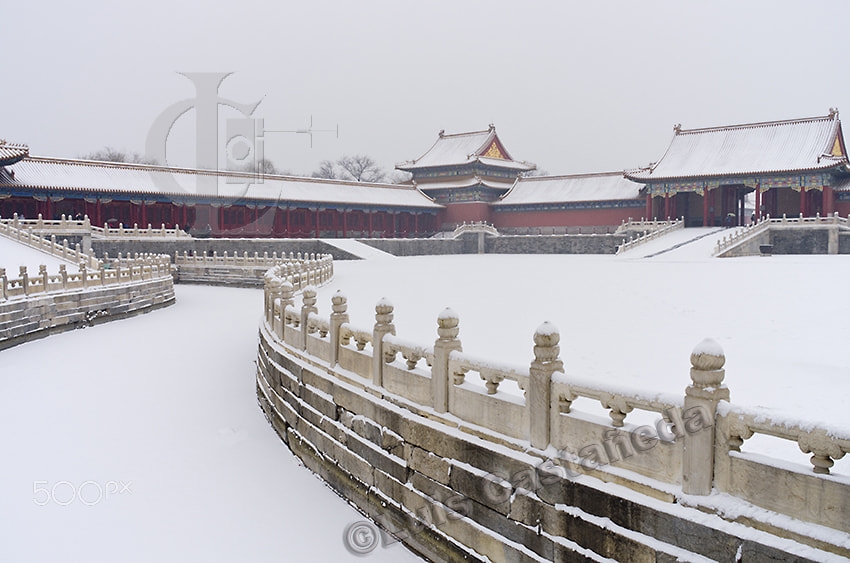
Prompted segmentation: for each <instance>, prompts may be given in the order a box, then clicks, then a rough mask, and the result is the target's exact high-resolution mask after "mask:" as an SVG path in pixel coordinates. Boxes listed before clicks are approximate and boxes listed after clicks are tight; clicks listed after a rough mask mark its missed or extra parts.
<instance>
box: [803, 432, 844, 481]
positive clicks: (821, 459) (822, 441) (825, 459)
mask: <svg viewBox="0 0 850 563" xmlns="http://www.w3.org/2000/svg"><path fill="white" fill-rule="evenodd" d="M797 445H798V446H799V447H800V451H802V452H803V453H804V454H808V453H810V454H812V457H811V459H810V460H809V461H811V463H812V465H813V466H814V472H815V473H818V474H822V475H828V474H829V468H830V467H832V466H833V465H835V461H833V460H836V459H841V458H842V457H844V453H845V452H844V450H842V449H841V446H839V445H838V443H837V442H836V441H834V440H833V439H832V438H830V437H829V435H827V433H826V431H825V430H815V431H810V432H808V433H805V434H801V435H800V436H799V437H798V438H797Z"/></svg>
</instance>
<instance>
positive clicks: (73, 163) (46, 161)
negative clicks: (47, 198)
mask: <svg viewBox="0 0 850 563" xmlns="http://www.w3.org/2000/svg"><path fill="white" fill-rule="evenodd" d="M13 170H14V176H13V177H11V176H10V175H8V174H4V175H2V176H0V186H3V185H6V186H21V187H30V188H51V189H56V190H63V189H66V190H92V191H103V192H111V193H130V194H136V193H138V194H154V195H155V194H165V195H169V196H201V197H203V196H204V195H205V194H209V195H211V196H213V197H215V196H219V197H229V198H247V199H258V200H266V201H268V200H273V201H294V202H309V203H337V204H351V205H356V206H394V207H416V208H439V207H441V206H440V205H438V204H437V203H434V201H433V200H431V198H429V197H428V196H426V195H425V194H423V193H422V192H420V191H419V190H418V189H416V188H415V187H413V186H409V185H407V186H403V185H396V184H371V183H366V182H348V181H344V180H324V179H318V178H299V177H294V176H265V177H263V178H262V179H261V180H258V179H257V178H255V177H253V176H252V175H250V174H242V173H236V172H218V171H208V170H192V169H185V168H168V167H162V166H149V165H142V164H126V163H113V162H96V161H87V160H73V159H60V158H42V157H29V158H26V159H24V160H22V161H20V162H18V163H17V164H15V166H14V167H13ZM199 181H201V182H203V181H209V182H210V186H211V188H212V189H211V190H204V191H202V192H200V193H199V191H198V184H199Z"/></svg>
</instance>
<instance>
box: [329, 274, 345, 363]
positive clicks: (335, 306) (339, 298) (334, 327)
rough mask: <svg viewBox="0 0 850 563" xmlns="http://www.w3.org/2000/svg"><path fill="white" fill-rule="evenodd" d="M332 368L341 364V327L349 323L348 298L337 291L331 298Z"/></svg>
mask: <svg viewBox="0 0 850 563" xmlns="http://www.w3.org/2000/svg"><path fill="white" fill-rule="evenodd" d="M331 308H332V310H333V312H332V313H331V326H330V329H331V367H333V366H335V365H337V364H338V363H339V348H340V337H339V333H340V327H341V326H342V325H343V323H347V322H348V320H349V319H348V298H347V297H346V296H345V295H343V294H342V292H341V291H340V290H337V291H336V293H334V295H333V297H331Z"/></svg>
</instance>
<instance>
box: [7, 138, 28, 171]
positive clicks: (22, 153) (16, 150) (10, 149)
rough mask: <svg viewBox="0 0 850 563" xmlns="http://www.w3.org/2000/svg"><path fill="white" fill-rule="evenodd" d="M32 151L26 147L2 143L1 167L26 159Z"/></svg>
mask: <svg viewBox="0 0 850 563" xmlns="http://www.w3.org/2000/svg"><path fill="white" fill-rule="evenodd" d="M29 152H30V150H29V148H28V147H27V146H26V145H14V144H11V143H7V142H6V141H0V166H9V165H11V164H14V163H16V162H18V161H19V160H21V159H22V158H24V157H26V156H27V155H28V154H29Z"/></svg>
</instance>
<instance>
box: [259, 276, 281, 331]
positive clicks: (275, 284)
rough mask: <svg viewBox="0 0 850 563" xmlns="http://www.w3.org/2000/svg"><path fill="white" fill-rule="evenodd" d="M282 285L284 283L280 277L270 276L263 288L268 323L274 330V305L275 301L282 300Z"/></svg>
mask: <svg viewBox="0 0 850 563" xmlns="http://www.w3.org/2000/svg"><path fill="white" fill-rule="evenodd" d="M282 284H283V281H282V280H281V279H280V278H279V277H277V276H275V275H273V274H270V275H269V276H268V277H267V278H266V283H265V284H264V287H263V289H264V290H265V294H266V322H267V323H269V324H270V325H272V329H274V303H275V299H279V298H280V286H281V285H282Z"/></svg>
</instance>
